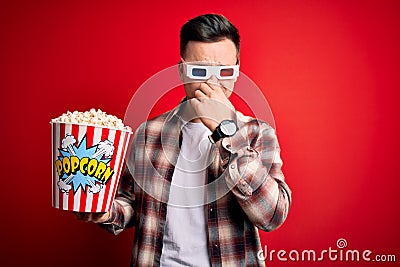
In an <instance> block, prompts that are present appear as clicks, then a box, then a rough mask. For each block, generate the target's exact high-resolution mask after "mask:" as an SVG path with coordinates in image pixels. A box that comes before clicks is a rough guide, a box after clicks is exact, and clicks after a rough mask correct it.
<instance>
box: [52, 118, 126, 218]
mask: <svg viewBox="0 0 400 267" xmlns="http://www.w3.org/2000/svg"><path fill="white" fill-rule="evenodd" d="M51 125H52V163H53V164H52V166H53V168H52V170H53V183H52V192H53V194H52V203H53V207H55V208H57V209H62V210H70V211H79V212H107V211H109V210H110V208H111V204H112V201H113V200H114V197H115V193H116V190H117V187H118V183H119V178H120V176H121V172H122V168H123V167H124V160H125V156H126V153H127V149H128V145H129V139H130V137H131V135H132V132H131V131H129V130H125V129H124V130H118V129H112V128H106V127H102V126H91V125H84V124H76V123H60V122H51Z"/></svg>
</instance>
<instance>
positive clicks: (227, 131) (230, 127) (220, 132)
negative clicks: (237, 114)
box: [208, 120, 239, 144]
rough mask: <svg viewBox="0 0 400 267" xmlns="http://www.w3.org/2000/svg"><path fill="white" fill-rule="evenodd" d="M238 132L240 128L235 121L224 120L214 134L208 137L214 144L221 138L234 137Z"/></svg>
mask: <svg viewBox="0 0 400 267" xmlns="http://www.w3.org/2000/svg"><path fill="white" fill-rule="evenodd" d="M238 130H239V128H238V126H237V125H236V123H235V122H234V121H233V120H223V121H221V123H220V124H219V125H218V126H217V128H215V130H214V132H213V133H212V134H211V135H209V136H208V139H210V141H211V143H213V144H214V143H216V142H218V141H219V140H220V139H221V138H224V137H231V136H233V135H234V134H235V133H236V132H237V131H238Z"/></svg>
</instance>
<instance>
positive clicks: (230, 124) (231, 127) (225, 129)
mask: <svg viewBox="0 0 400 267" xmlns="http://www.w3.org/2000/svg"><path fill="white" fill-rule="evenodd" d="M220 128H221V132H222V133H223V134H225V135H227V136H232V135H234V134H235V133H236V131H237V126H236V124H235V122H234V121H231V120H226V121H222V122H221V126H220Z"/></svg>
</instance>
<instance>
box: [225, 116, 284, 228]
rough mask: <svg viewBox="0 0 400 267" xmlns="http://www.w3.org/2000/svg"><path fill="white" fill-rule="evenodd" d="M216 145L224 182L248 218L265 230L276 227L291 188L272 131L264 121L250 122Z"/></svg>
mask: <svg viewBox="0 0 400 267" xmlns="http://www.w3.org/2000/svg"><path fill="white" fill-rule="evenodd" d="M246 129H247V130H246ZM218 147H219V150H220V155H221V157H222V159H223V162H225V163H226V164H225V166H224V168H225V170H226V171H225V179H226V182H227V184H228V186H229V187H230V188H231V192H232V193H233V194H234V195H235V197H236V199H237V201H238V203H239V204H240V206H241V208H242V209H243V211H244V212H245V213H246V215H247V217H248V218H249V219H250V221H252V223H253V224H254V225H256V226H257V227H258V228H260V229H262V230H265V231H272V230H274V229H276V228H277V227H279V226H280V225H281V224H282V223H283V222H284V221H285V219H286V217H287V214H288V211H289V208H290V205H291V191H290V189H289V187H288V185H287V184H286V183H285V177H284V175H283V173H282V170H281V167H282V160H281V158H280V148H279V145H278V142H277V138H276V136H275V131H274V130H273V129H272V128H271V127H270V126H268V125H267V124H261V123H260V124H252V125H251V127H250V126H248V127H244V128H242V130H241V131H240V132H238V134H236V135H235V136H233V137H232V138H229V139H226V140H223V142H221V143H220V144H218ZM228 158H229V160H227V159H228Z"/></svg>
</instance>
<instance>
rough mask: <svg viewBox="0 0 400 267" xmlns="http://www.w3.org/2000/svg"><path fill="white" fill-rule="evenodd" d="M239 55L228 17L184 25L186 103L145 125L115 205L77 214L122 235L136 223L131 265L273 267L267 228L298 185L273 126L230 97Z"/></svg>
mask: <svg viewBox="0 0 400 267" xmlns="http://www.w3.org/2000/svg"><path fill="white" fill-rule="evenodd" d="M239 52H240V38H239V33H238V31H237V29H236V27H235V26H233V25H232V24H231V23H230V22H229V21H228V20H227V19H226V18H225V17H223V16H221V15H215V14H207V15H202V16H199V17H196V18H193V19H191V20H189V21H188V22H187V23H186V24H185V25H183V27H182V29H181V34H180V53H181V62H180V64H179V71H180V77H181V79H182V81H183V82H184V89H185V92H186V98H185V100H184V101H182V103H181V104H180V105H179V106H178V107H177V108H175V109H174V110H172V111H170V112H167V113H165V114H162V115H160V116H158V117H156V118H154V119H152V120H149V121H147V122H145V123H143V124H142V125H141V126H140V127H139V129H137V131H136V133H135V137H134V140H133V144H132V150H131V153H130V155H129V158H128V162H127V165H128V168H127V169H129V171H127V172H126V175H124V176H123V178H122V180H121V182H120V186H119V191H118V195H117V197H116V199H115V200H114V202H113V205H112V209H111V211H110V212H108V213H106V214H78V215H77V216H78V218H80V219H84V220H86V221H92V222H95V223H99V224H100V225H101V226H102V227H104V228H106V229H107V230H109V231H111V232H112V233H114V234H118V233H119V232H121V231H122V230H124V229H125V228H128V227H135V237H134V245H133V252H132V262H131V266H201V267H203V266H264V264H265V263H264V262H263V261H260V260H258V259H257V252H258V251H260V250H261V244H260V240H259V235H258V229H261V230H264V231H271V230H274V229H276V228H277V227H278V226H280V225H281V224H282V223H283V222H284V221H285V219H286V216H287V214H288V211H289V207H290V204H291V191H290V189H289V187H288V186H287V184H286V183H285V179H284V176H283V173H282V171H281V166H282V161H281V159H280V156H279V152H280V149H279V145H278V142H277V138H276V135H275V131H274V129H273V128H272V127H271V126H269V125H268V124H267V123H265V122H262V121H259V120H257V119H254V118H250V117H246V116H244V115H243V114H241V113H240V112H238V111H235V109H234V106H233V105H232V103H231V102H230V101H229V97H230V96H231V94H232V90H233V87H234V83H235V81H236V78H237V75H238V73H239V72H238V69H239V65H238V64H239Z"/></svg>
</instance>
